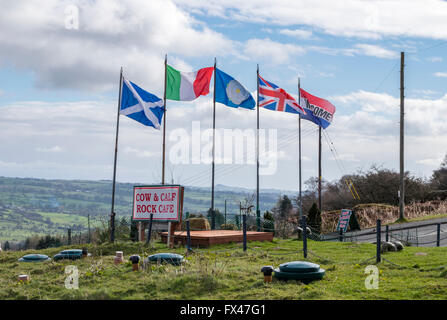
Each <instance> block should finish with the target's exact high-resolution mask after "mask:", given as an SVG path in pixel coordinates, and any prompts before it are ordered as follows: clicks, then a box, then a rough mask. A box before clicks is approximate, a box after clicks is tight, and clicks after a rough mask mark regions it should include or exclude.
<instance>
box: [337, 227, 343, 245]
mask: <svg viewBox="0 0 447 320" xmlns="http://www.w3.org/2000/svg"><path fill="white" fill-rule="evenodd" d="M339 234H340V236H339V237H338V239H339V240H340V242H343V229H342V228H340V233H339Z"/></svg>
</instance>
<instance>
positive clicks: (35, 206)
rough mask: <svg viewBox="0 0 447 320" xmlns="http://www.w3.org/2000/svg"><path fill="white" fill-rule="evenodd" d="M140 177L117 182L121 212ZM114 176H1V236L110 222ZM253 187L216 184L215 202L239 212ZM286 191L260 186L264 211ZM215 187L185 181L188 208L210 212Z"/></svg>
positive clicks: (20, 237)
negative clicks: (67, 178) (135, 181)
mask: <svg viewBox="0 0 447 320" xmlns="http://www.w3.org/2000/svg"><path fill="white" fill-rule="evenodd" d="M134 185H138V183H135V184H133V183H117V185H116V195H115V208H116V210H115V211H116V213H117V215H118V217H119V218H121V217H126V218H130V216H131V214H132V191H133V186H134ZM111 192H112V182H111V181H109V180H100V181H86V180H46V179H34V178H7V177H0V241H5V240H9V241H18V240H23V239H25V238H26V237H27V236H30V235H36V234H61V233H66V230H67V228H69V227H70V228H72V229H73V231H74V232H79V231H85V230H86V228H87V224H88V219H87V217H88V215H90V223H91V226H92V227H93V226H95V225H101V224H104V223H107V219H108V215H109V214H110V207H111ZM253 192H254V190H250V189H245V188H239V187H230V186H225V185H216V188H215V207H216V209H219V210H220V211H221V212H222V213H223V212H224V207H225V200H227V213H228V215H230V214H237V213H239V202H240V201H243V199H244V197H245V196H247V195H250V194H252V193H253ZM282 194H287V195H289V196H293V195H294V192H293V191H285V192H284V191H280V190H274V189H269V190H261V196H260V209H261V211H262V212H263V211H265V210H269V209H271V208H272V207H273V206H274V205H275V204H276V201H277V200H278V197H279V196H280V195H282ZM210 198H211V188H202V187H188V186H186V187H185V199H184V212H190V213H202V214H204V215H206V212H207V210H208V209H209V207H210Z"/></svg>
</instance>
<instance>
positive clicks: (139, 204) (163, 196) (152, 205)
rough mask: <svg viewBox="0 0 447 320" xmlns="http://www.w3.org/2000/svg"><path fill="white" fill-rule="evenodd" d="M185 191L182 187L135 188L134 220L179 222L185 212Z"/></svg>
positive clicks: (153, 186) (156, 186) (152, 186)
mask: <svg viewBox="0 0 447 320" xmlns="http://www.w3.org/2000/svg"><path fill="white" fill-rule="evenodd" d="M183 190H184V188H183V187H182V186H180V185H151V186H135V187H133V210H132V219H133V220H137V221H146V220H147V221H148V220H149V219H150V215H151V213H153V214H154V216H153V220H154V221H171V222H178V221H180V220H181V216H182V211H183Z"/></svg>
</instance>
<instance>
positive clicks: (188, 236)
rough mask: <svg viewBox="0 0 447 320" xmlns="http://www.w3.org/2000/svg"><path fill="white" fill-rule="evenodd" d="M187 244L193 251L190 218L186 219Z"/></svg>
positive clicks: (189, 249)
mask: <svg viewBox="0 0 447 320" xmlns="http://www.w3.org/2000/svg"><path fill="white" fill-rule="evenodd" d="M186 246H187V248H188V251H191V233H190V229H189V220H186Z"/></svg>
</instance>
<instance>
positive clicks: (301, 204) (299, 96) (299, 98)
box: [298, 77, 303, 221]
mask: <svg viewBox="0 0 447 320" xmlns="http://www.w3.org/2000/svg"><path fill="white" fill-rule="evenodd" d="M298 105H300V106H301V84H300V78H299V77H298ZM298 158H299V159H298V167H299V168H298V170H299V202H300V204H299V207H300V221H301V219H302V218H303V200H302V194H301V114H298Z"/></svg>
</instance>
